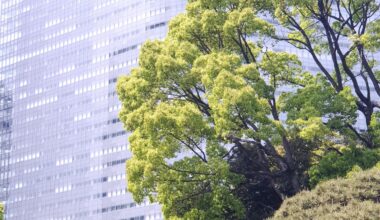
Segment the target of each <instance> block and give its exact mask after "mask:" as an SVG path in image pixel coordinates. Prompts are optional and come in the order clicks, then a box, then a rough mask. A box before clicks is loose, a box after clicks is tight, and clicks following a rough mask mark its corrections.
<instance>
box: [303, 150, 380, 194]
mask: <svg viewBox="0 0 380 220" xmlns="http://www.w3.org/2000/svg"><path fill="white" fill-rule="evenodd" d="M379 161H380V149H376V150H368V149H358V148H345V149H343V150H342V153H341V154H338V153H337V152H336V151H332V152H329V153H327V155H325V156H323V158H322V159H321V160H320V161H319V162H318V163H317V164H316V165H314V166H312V167H311V168H310V171H309V175H310V185H311V186H313V187H314V186H316V185H317V184H318V183H320V182H322V181H325V180H329V179H333V178H336V177H344V176H346V175H347V174H348V173H349V172H350V171H351V170H352V169H355V170H358V169H369V168H371V167H373V166H374V165H375V164H376V163H378V162H379Z"/></svg>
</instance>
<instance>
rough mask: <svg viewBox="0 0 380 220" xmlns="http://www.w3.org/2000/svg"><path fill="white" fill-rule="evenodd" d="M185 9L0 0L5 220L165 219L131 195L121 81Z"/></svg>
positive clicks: (165, 1) (96, 1)
mask: <svg viewBox="0 0 380 220" xmlns="http://www.w3.org/2000/svg"><path fill="white" fill-rule="evenodd" d="M185 3H186V2H185V1H184V0H65V1H62V0H38V1H36V0H1V5H0V15H1V17H0V28H1V33H2V35H1V37H0V113H1V115H0V120H1V121H0V122H1V124H0V127H1V132H0V138H1V139H0V141H1V152H0V153H1V167H0V168H1V182H0V184H2V185H1V187H2V188H1V190H2V191H0V193H3V194H4V195H0V196H3V197H1V198H2V199H3V200H6V217H7V219H18V220H19V219H51V220H53V219H54V220H68V219H120V220H121V219H123V220H124V219H125V220H143V219H144V220H149V219H161V218H162V215H161V213H160V207H159V206H158V205H157V204H149V202H145V203H143V204H141V205H137V204H135V203H134V202H133V200H132V197H131V195H130V194H129V193H127V192H126V180H125V161H126V160H127V159H128V158H129V157H130V153H129V152H128V150H127V149H128V144H127V136H128V135H127V134H126V133H125V131H124V129H123V127H122V124H121V123H120V121H119V120H118V117H117V115H118V111H119V109H120V103H119V101H118V97H117V95H116V93H115V85H116V84H115V83H116V80H117V77H118V76H119V75H121V74H126V73H128V72H129V71H130V69H131V68H132V67H134V66H136V64H137V62H138V60H137V59H138V54H139V48H140V46H141V44H142V43H143V42H144V41H145V40H147V39H157V38H163V37H164V36H165V33H166V32H167V24H168V21H169V20H170V18H172V17H173V16H175V15H176V14H178V13H179V12H182V11H183V9H184V7H185ZM11 131H12V132H11ZM10 140H11V141H10ZM10 149H11V150H10ZM8 162H9V163H8ZM6 188H7V189H8V190H4V189H6ZM5 198H6V199H5Z"/></svg>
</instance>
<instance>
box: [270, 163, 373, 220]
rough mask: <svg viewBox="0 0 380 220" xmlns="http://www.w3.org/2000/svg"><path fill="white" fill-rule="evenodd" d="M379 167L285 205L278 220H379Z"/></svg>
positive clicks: (305, 193) (325, 185)
mask: <svg viewBox="0 0 380 220" xmlns="http://www.w3.org/2000/svg"><path fill="white" fill-rule="evenodd" d="M379 198H380V163H378V165H377V166H376V167H374V168H372V169H370V170H367V171H361V172H357V173H355V174H353V175H352V176H350V177H349V178H347V179H335V180H330V181H326V182H324V183H321V184H319V185H317V187H316V188H315V189H313V190H312V191H303V192H300V193H299V194H297V195H296V196H294V197H292V198H289V199H287V200H285V201H284V203H283V205H282V206H281V208H280V209H279V210H278V211H277V212H276V213H275V216H274V217H273V218H272V220H277V219H292V220H296V219H315V220H317V219H347V220H348V219H368V220H369V219H379V216H380V200H379Z"/></svg>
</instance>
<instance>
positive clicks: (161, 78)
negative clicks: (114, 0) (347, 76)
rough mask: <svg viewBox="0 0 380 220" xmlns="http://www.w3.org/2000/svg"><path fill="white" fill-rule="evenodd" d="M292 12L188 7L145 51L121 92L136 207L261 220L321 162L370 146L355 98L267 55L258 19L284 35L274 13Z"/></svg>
mask: <svg viewBox="0 0 380 220" xmlns="http://www.w3.org/2000/svg"><path fill="white" fill-rule="evenodd" d="M295 2H298V1H278V2H277V1H274V2H273V4H272V2H270V1H265V0H190V1H189V3H188V6H187V10H186V13H184V14H182V15H179V16H177V17H176V18H175V19H174V20H173V21H172V22H171V23H170V27H169V34H168V36H167V38H166V39H165V40H163V41H150V42H147V43H145V44H144V46H143V47H142V49H141V55H140V59H139V67H138V68H135V69H133V70H132V72H131V74H130V75H129V76H125V77H122V78H120V79H119V81H118V85H117V90H118V94H119V98H120V100H121V101H122V104H123V107H122V110H121V112H120V119H121V121H123V123H124V125H125V128H126V129H127V130H128V131H130V132H131V136H130V137H129V142H130V150H131V151H132V153H133V157H132V158H131V159H130V160H128V161H127V177H128V190H129V191H130V192H132V194H133V196H134V199H135V200H136V201H137V202H141V201H142V200H143V199H144V198H145V197H149V198H150V199H151V200H152V201H158V202H160V203H161V204H162V205H163V212H164V215H165V216H166V217H167V218H169V219H177V218H185V219H262V218H265V217H267V216H269V215H271V214H272V213H273V212H274V210H276V209H277V208H278V207H279V206H280V205H281V203H282V201H283V198H285V197H288V196H292V195H294V194H295V193H297V192H299V191H300V190H301V189H303V188H305V187H307V184H308V183H307V182H308V175H307V170H308V169H309V167H310V165H311V164H313V163H315V162H316V161H318V159H319V158H320V156H321V155H324V152H329V151H331V150H332V149H333V150H338V149H339V147H340V146H342V145H347V146H351V145H352V146H354V145H357V144H363V145H364V146H367V147H373V146H374V145H373V139H370V138H369V137H373V136H371V135H370V134H371V132H369V131H368V132H367V133H368V134H367V133H366V134H360V133H359V132H358V131H356V130H355V129H354V127H353V125H354V124H355V123H356V120H357V117H358V115H357V110H358V109H359V110H360V105H359V103H361V101H360V100H359V99H358V98H357V96H356V93H355V91H351V89H350V87H349V86H348V85H345V84H342V85H341V88H339V89H336V87H335V86H334V84H333V83H332V81H331V80H330V79H329V78H328V77H326V74H325V73H324V72H323V71H322V72H321V73H318V74H316V75H313V74H311V73H308V72H305V71H303V69H302V64H301V62H300V61H299V60H298V58H297V56H295V55H293V54H289V53H285V52H275V51H270V50H268V49H266V47H265V46H264V45H265V44H266V43H267V42H268V39H269V38H276V39H280V37H279V36H278V35H277V34H276V28H274V26H273V25H272V24H270V23H269V22H267V21H265V20H263V19H261V18H260V16H259V15H263V14H268V13H269V14H272V15H273V16H276V17H275V18H276V19H277V18H281V22H284V27H288V26H286V25H285V24H286V22H287V21H286V19H287V17H286V16H285V15H283V14H281V13H284V11H286V10H285V9H287V10H290V9H289V8H292V7H293V6H291V5H290V4H293V3H294V4H296V3H295ZM300 2H302V1H300ZM288 3H289V5H285V4H288ZM281 4H283V5H281ZM313 4H314V3H313ZM302 5H304V4H300V7H301V6H302ZM285 6H286V7H285ZM287 7H288V8H287ZM304 7H307V5H305V6H304ZM283 8H284V10H280V9H283ZM305 10H306V9H305ZM294 16H296V15H294ZM296 17H297V19H298V16H296ZM289 19H290V18H289ZM304 25H306V26H308V25H307V24H304ZM289 28H290V27H289ZM292 34H293V35H296V33H292ZM253 36H254V39H255V40H252V39H253V38H252V37H253ZM296 37H299V36H298V35H297V36H296ZM280 40H285V39H280ZM296 46H297V45H296ZM354 58H355V57H354V55H353V54H352V55H350V56H349V60H350V62H351V63H355V64H356V62H357V61H356V60H355V59H354ZM353 66H354V64H352V65H351V66H350V68H354V67H353ZM321 69H322V68H321ZM333 78H334V77H333ZM284 87H289V88H292V91H291V92H284V90H283V88H284ZM281 115H282V116H284V117H285V116H286V120H280V118H281ZM374 115H375V114H371V117H372V118H374V119H373V120H372V119H371V120H370V121H371V122H370V124H371V129H372V128H373V130H374V131H376V128H377V127H380V126H378V125H377V121H376V117H375V116H374ZM365 135H367V136H365ZM367 142H368V143H370V144H367ZM338 143H339V144H338Z"/></svg>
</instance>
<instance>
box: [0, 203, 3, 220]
mask: <svg viewBox="0 0 380 220" xmlns="http://www.w3.org/2000/svg"><path fill="white" fill-rule="evenodd" d="M3 219H4V204H3V203H0V220H3Z"/></svg>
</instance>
